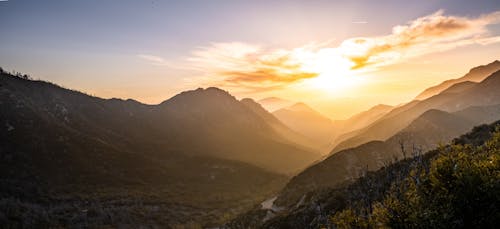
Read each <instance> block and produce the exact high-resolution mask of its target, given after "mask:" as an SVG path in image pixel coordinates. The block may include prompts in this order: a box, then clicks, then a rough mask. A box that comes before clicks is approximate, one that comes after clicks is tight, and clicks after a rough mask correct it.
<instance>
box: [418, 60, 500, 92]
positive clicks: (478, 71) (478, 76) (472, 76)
mask: <svg viewBox="0 0 500 229" xmlns="http://www.w3.org/2000/svg"><path fill="white" fill-rule="evenodd" d="M498 70H500V61H498V60H495V61H493V62H491V63H489V64H487V65H481V66H478V67H475V68H472V69H471V70H470V71H469V72H468V73H467V74H465V75H464V76H462V77H460V78H457V79H452V80H446V81H444V82H442V83H440V84H438V85H436V86H433V87H430V88H427V89H425V90H424V91H423V92H422V93H420V94H419V95H417V97H415V99H416V100H424V99H427V98H429V97H432V96H434V95H437V94H439V93H441V92H442V91H444V90H446V89H447V88H449V87H450V86H452V85H454V84H457V83H461V82H465V81H471V82H480V81H482V80H484V79H485V78H486V77H488V76H489V75H491V74H492V73H494V72H496V71H498Z"/></svg>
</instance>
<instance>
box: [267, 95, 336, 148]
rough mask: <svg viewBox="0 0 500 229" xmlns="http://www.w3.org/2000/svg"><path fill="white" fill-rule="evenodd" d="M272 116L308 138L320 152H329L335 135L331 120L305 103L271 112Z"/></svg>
mask: <svg viewBox="0 0 500 229" xmlns="http://www.w3.org/2000/svg"><path fill="white" fill-rule="evenodd" d="M273 115H274V116H275V117H276V118H278V119H279V120H280V121H281V122H283V123H284V124H285V125H287V126H288V127H290V128H291V129H292V130H294V131H296V132H298V133H300V134H302V135H304V136H306V137H307V138H309V139H310V140H311V141H312V142H314V143H315V144H316V145H318V146H319V148H320V149H321V151H322V152H324V153H327V152H329V151H330V150H331V147H332V142H333V139H334V137H335V134H336V129H335V127H334V125H333V122H332V120H330V119H329V118H327V117H325V116H323V115H322V114H320V113H319V112H317V111H315V110H314V109H312V108H311V107H309V106H308V105H306V104H305V103H296V104H294V105H292V106H289V107H285V108H281V109H279V110H277V111H275V112H273Z"/></svg>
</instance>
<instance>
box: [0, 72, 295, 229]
mask: <svg viewBox="0 0 500 229" xmlns="http://www.w3.org/2000/svg"><path fill="white" fill-rule="evenodd" d="M153 113H154V106H148V105H143V104H140V103H138V102H136V101H132V100H127V101H123V100H117V99H111V100H103V99H99V98H95V97H91V96H88V95H85V94H82V93H79V92H76V91H70V90H67V89H64V88H61V87H58V86H55V85H53V84H50V83H46V82H40V81H28V80H24V79H20V78H17V77H14V76H10V75H8V74H3V73H2V75H1V76H0V157H1V158H2V160H3V161H4V162H5V163H2V165H0V174H1V175H0V202H1V203H2V204H0V212H2V213H9V212H21V211H22V212H25V213H26V214H23V215H17V216H15V217H14V218H2V219H0V221H1V222H0V224H2V225H11V226H13V227H37V228H38V227H42V228H45V227H49V228H50V227H55V228H58V227H68V226H75V225H82V226H83V225H86V226H88V227H106V226H113V225H114V226H117V225H118V224H121V225H123V226H126V225H128V226H129V227H138V226H140V225H151V226H155V225H156V226H159V225H163V226H167V227H174V226H176V225H178V226H182V225H183V224H186V223H188V222H190V221H191V222H193V223H195V224H200V225H211V224H215V223H220V222H221V221H222V220H225V219H224V217H227V216H228V215H232V214H234V213H236V212H241V211H243V210H245V209H247V208H249V207H250V206H252V205H253V204H255V203H256V202H257V201H261V200H262V198H264V197H265V196H268V195H270V194H271V193H273V192H275V191H276V190H277V189H278V188H279V187H280V186H281V185H282V183H283V182H284V181H285V179H286V178H285V177H284V176H281V175H278V174H275V173H271V172H268V171H265V170H263V169H261V168H258V167H255V166H252V165H249V164H246V163H241V162H235V161H229V160H223V159H218V158H215V157H210V156H208V154H203V155H201V154H199V155H194V154H191V153H188V152H184V151H183V150H181V149H176V148H175V147H165V146H166V143H165V142H163V141H162V140H161V139H166V142H167V143H169V142H172V139H171V138H172V135H168V134H162V133H164V132H162V131H159V130H157V129H156V128H159V127H161V126H160V125H155V123H154V118H155V117H156V115H153ZM176 128H177V127H176ZM168 131H169V130H166V131H165V132H168ZM214 203H217V204H214ZM87 212H88V214H87ZM5 220H7V221H5Z"/></svg>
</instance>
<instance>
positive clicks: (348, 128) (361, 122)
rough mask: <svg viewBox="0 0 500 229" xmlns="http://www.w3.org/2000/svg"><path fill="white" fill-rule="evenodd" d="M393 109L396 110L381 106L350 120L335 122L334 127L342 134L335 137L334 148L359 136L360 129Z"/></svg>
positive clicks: (354, 116)
mask: <svg viewBox="0 0 500 229" xmlns="http://www.w3.org/2000/svg"><path fill="white" fill-rule="evenodd" d="M392 109H394V107H393V106H390V105H385V104H379V105H376V106H373V107H371V108H370V109H368V110H366V111H362V112H360V113H358V114H355V115H353V116H352V117H350V118H349V119H346V120H335V121H334V125H335V126H336V127H337V128H338V129H340V133H338V134H337V136H336V137H335V140H334V144H333V147H335V146H336V144H337V143H339V142H342V141H344V140H346V139H349V138H351V137H354V136H356V135H358V134H359V130H360V129H362V128H363V127H366V126H369V125H370V124H372V123H373V122H375V121H377V120H378V119H380V118H381V117H383V116H384V115H385V114H387V113H389V111H391V110H392Z"/></svg>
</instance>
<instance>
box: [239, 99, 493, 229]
mask: <svg viewBox="0 0 500 229" xmlns="http://www.w3.org/2000/svg"><path fill="white" fill-rule="evenodd" d="M499 111H500V105H494V106H486V107H470V108H467V109H464V110H461V111H458V112H454V113H447V112H444V111H439V110H429V111H427V112H425V113H424V114H422V115H421V116H420V117H419V118H418V119H416V120H415V121H414V122H412V123H411V124H410V125H409V126H408V127H406V128H405V129H404V130H402V131H401V132H400V133H398V134H397V135H395V136H393V137H391V138H390V139H388V140H387V141H385V142H382V141H372V142H369V143H366V144H363V145H361V146H359V147H356V148H352V149H347V150H343V151H341V152H338V153H336V154H334V155H332V156H330V157H329V158H327V159H325V160H324V161H322V162H319V163H317V164H315V165H313V166H311V167H309V168H308V169H306V170H304V171H303V172H302V173H300V174H298V175H297V176H295V177H294V178H293V179H292V180H291V181H290V182H289V183H288V184H287V185H286V187H285V188H284V189H283V190H282V191H281V192H280V193H279V195H278V196H276V197H275V198H274V199H273V202H272V208H270V209H263V208H254V209H253V210H252V211H250V212H247V213H246V214H243V215H241V216H239V217H238V218H237V219H236V220H234V221H233V222H231V223H230V225H240V226H241V225H245V226H248V225H252V226H255V225H259V226H257V227H259V228H261V227H264V228H267V226H265V225H273V226H271V227H270V228H283V227H284V228H303V226H298V225H303V223H307V224H309V223H311V224H317V223H318V222H312V221H307V222H305V221H304V220H305V218H304V217H306V215H304V214H308V215H309V214H313V215H314V217H321V214H320V212H321V211H324V210H326V209H328V208H330V206H332V205H334V206H338V207H355V206H357V205H353V204H349V203H350V202H347V203H346V202H345V201H346V200H345V199H342V198H339V197H338V196H337V194H336V192H334V190H342V189H344V188H345V187H350V186H352V185H355V184H357V183H358V182H359V181H360V180H362V179H359V178H360V177H363V176H366V174H369V173H373V172H372V171H377V170H379V171H378V172H376V173H380V171H382V173H383V176H381V177H378V179H380V180H379V181H373V182H377V184H379V185H387V183H384V180H383V179H389V178H390V179H392V178H393V177H394V176H395V175H396V176H397V175H404V174H408V173H407V172H408V171H406V170H405V171H406V172H403V171H400V172H396V171H393V172H391V173H386V172H385V171H384V169H387V168H388V167H389V168H401V166H400V165H401V164H406V163H407V162H408V161H409V160H410V161H411V160H421V159H419V158H421V157H420V156H424V157H432V156H433V155H436V154H435V153H430V154H426V153H425V152H427V151H428V150H432V149H434V148H435V147H437V146H438V143H446V142H449V141H451V140H452V139H453V138H454V137H456V136H460V135H462V134H464V133H465V132H466V131H467V130H469V129H471V128H472V127H473V126H476V125H478V123H480V122H483V121H485V122H487V123H491V122H493V121H492V120H498V119H500V112H499ZM478 114H479V116H480V117H479V118H477V117H478V116H477V115H478ZM499 123H500V121H497V122H495V123H494V124H491V125H490V126H489V127H488V128H487V129H488V131H489V133H490V135H488V137H485V134H484V133H483V132H484V131H483V130H484V128H483V127H481V128H474V130H473V131H474V132H478V133H469V134H467V135H466V136H463V137H461V140H454V141H455V142H463V143H462V144H464V143H470V142H473V144H475V145H478V144H482V142H484V139H487V138H489V136H491V131H494V130H495V127H496V126H497V125H498V124H499ZM475 138H481V139H483V140H482V141H479V140H478V139H475ZM430 152H432V151H430ZM412 158H416V159H412ZM391 177H392V178H391ZM378 182H380V183H378ZM373 184H374V183H371V184H370V183H368V184H367V183H365V184H364V185H373ZM377 187H378V186H376V187H372V188H367V189H363V190H364V191H361V192H360V190H352V189H348V190H346V194H345V195H349V196H351V195H352V196H353V198H354V199H356V198H357V199H358V200H359V199H360V198H370V196H372V195H379V194H383V193H384V191H380V192H379V190H377V189H376V188H377ZM385 187H386V188H389V187H390V185H387V186H385ZM398 187H400V186H398ZM352 192H355V193H352ZM307 217H309V216H307ZM276 222H280V224H281V223H286V224H287V225H288V226H283V225H281V226H276V225H275V223H276ZM289 223H293V224H289ZM262 224H264V225H262ZM292 225H295V226H292Z"/></svg>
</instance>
